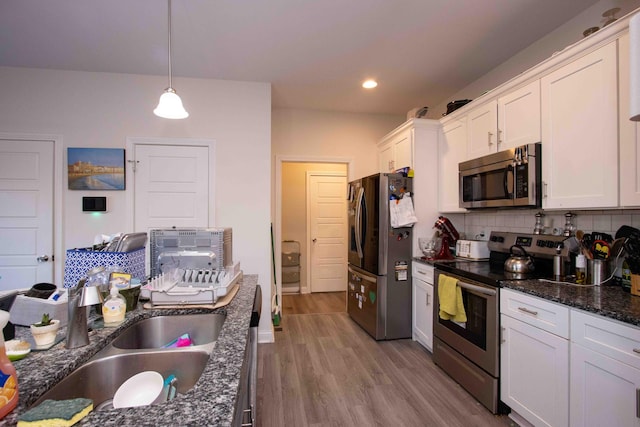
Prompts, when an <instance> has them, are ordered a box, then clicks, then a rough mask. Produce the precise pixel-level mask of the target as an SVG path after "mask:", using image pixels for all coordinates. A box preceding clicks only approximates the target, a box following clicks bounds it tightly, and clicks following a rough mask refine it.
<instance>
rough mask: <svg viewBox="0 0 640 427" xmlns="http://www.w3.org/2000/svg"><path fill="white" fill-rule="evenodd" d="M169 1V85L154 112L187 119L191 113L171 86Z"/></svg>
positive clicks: (159, 115)
mask: <svg viewBox="0 0 640 427" xmlns="http://www.w3.org/2000/svg"><path fill="white" fill-rule="evenodd" d="M168 1H169V87H168V88H166V89H165V90H164V92H163V94H162V95H160V101H159V102H158V106H157V107H156V109H155V110H153V113H154V114H155V115H156V116H158V117H162V118H165V119H186V118H187V117H189V113H187V110H185V109H184V107H183V106H182V100H181V99H180V97H179V96H178V94H177V93H176V91H175V89H174V88H173V87H172V86H171V0H168Z"/></svg>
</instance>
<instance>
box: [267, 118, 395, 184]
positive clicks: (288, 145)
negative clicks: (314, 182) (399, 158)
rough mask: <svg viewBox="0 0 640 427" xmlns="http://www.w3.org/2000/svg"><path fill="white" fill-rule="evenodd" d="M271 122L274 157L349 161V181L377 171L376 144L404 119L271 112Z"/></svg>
mask: <svg viewBox="0 0 640 427" xmlns="http://www.w3.org/2000/svg"><path fill="white" fill-rule="evenodd" d="M272 119H273V120H272V126H273V129H272V134H271V140H272V145H271V150H272V152H273V155H274V156H301V157H302V156H304V157H307V158H327V157H332V158H343V159H352V160H353V163H352V165H353V170H350V171H349V179H350V180H351V179H356V178H360V177H362V176H367V175H371V174H373V173H376V172H377V169H378V160H377V159H378V157H377V147H376V144H377V143H378V141H379V140H380V138H382V137H383V136H384V135H386V134H387V133H389V132H390V131H391V130H393V129H394V128H396V127H397V126H399V125H401V124H402V123H404V121H405V119H406V117H405V116H394V115H378V114H356V113H340V112H328V111H316V110H295V109H274V110H273V112H272Z"/></svg>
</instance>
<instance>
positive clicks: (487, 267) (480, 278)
mask: <svg viewBox="0 0 640 427" xmlns="http://www.w3.org/2000/svg"><path fill="white" fill-rule="evenodd" d="M508 257H509V254H503V253H494V252H492V253H491V258H490V259H489V260H486V261H467V260H458V259H455V260H442V261H435V262H434V266H435V268H436V269H438V270H440V271H444V272H448V273H451V274H457V275H458V276H462V277H465V278H467V279H470V280H475V281H477V282H480V283H484V284H486V285H490V286H500V282H501V281H504V280H530V279H542V278H551V276H552V271H553V270H552V266H551V265H550V264H549V260H546V259H539V258H538V259H535V263H536V270H535V271H534V272H532V273H530V274H527V275H516V274H512V273H507V272H505V271H504V261H506V259H507V258H508Z"/></svg>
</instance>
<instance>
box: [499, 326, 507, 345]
mask: <svg viewBox="0 0 640 427" xmlns="http://www.w3.org/2000/svg"><path fill="white" fill-rule="evenodd" d="M504 331H505V328H504V326H500V343H501V344H502V343H504V342H506V341H505V340H504Z"/></svg>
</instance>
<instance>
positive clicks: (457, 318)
mask: <svg viewBox="0 0 640 427" xmlns="http://www.w3.org/2000/svg"><path fill="white" fill-rule="evenodd" d="M438 300H439V301H440V311H439V313H438V315H439V316H440V318H441V319H443V320H453V321H454V322H459V323H464V322H466V321H467V313H466V312H465V311H464V303H463V301H462V290H461V289H460V286H458V280H457V279H455V278H453V277H450V276H447V275H445V274H440V276H439V279H438Z"/></svg>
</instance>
